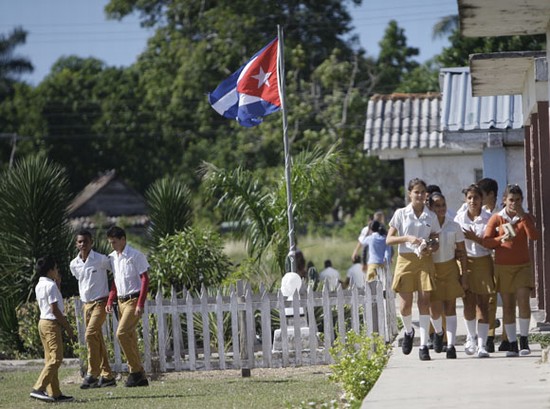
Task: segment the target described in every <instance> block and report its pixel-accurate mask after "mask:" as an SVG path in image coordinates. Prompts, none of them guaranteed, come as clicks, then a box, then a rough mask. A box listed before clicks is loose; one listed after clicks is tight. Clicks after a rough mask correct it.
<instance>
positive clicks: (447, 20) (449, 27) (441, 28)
mask: <svg viewBox="0 0 550 409" xmlns="http://www.w3.org/2000/svg"><path fill="white" fill-rule="evenodd" d="M457 29H458V15H457V14H450V15H448V16H445V17H442V18H441V19H440V20H439V21H438V22H437V23H435V25H434V26H433V28H432V38H433V39H434V40H435V39H437V38H442V37H445V36H449V35H451V34H452V33H454V32H455V31H456V30H457Z"/></svg>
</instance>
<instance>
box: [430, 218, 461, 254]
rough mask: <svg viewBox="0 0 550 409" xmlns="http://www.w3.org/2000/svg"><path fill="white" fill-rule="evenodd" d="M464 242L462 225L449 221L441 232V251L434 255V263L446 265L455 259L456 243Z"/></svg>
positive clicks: (445, 222) (446, 221)
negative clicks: (445, 263)
mask: <svg viewBox="0 0 550 409" xmlns="http://www.w3.org/2000/svg"><path fill="white" fill-rule="evenodd" d="M463 241H464V233H463V232H462V229H461V228H460V225H459V224H458V223H456V222H455V221H453V220H452V219H447V217H445V221H444V222H443V226H441V231H440V232H439V249H438V250H437V251H436V252H434V253H432V259H433V262H434V263H444V262H446V261H449V260H452V259H454V258H455V249H456V243H460V242H463Z"/></svg>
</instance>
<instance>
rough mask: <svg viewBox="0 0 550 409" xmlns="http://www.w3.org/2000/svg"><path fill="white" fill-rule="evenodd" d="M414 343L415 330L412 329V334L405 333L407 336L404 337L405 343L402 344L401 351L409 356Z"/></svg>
mask: <svg viewBox="0 0 550 409" xmlns="http://www.w3.org/2000/svg"><path fill="white" fill-rule="evenodd" d="M413 341H414V328H413V329H412V332H411V333H410V334H407V332H406V331H405V334H404V336H403V342H402V343H401V350H402V351H403V353H404V354H405V355H409V354H410V353H411V351H412V348H413Z"/></svg>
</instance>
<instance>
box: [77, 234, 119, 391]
mask: <svg viewBox="0 0 550 409" xmlns="http://www.w3.org/2000/svg"><path fill="white" fill-rule="evenodd" d="M92 244H93V240H92V234H91V233H90V232H89V231H88V230H81V231H79V232H78V233H77V235H76V248H77V249H78V250H79V252H78V255H77V256H76V257H75V258H74V259H73V260H72V261H71V264H70V268H71V273H72V274H73V276H75V278H76V279H77V280H78V290H79V293H80V299H81V300H82V302H83V303H84V322H85V324H86V345H87V346H88V372H87V375H86V377H85V378H84V381H83V382H82V384H81V385H80V389H89V388H99V387H106V386H115V385H116V380H115V377H114V375H113V372H112V371H111V367H110V365H109V356H108V353H107V347H106V346H105V341H104V340H103V332H102V326H103V323H104V322H105V319H106V318H107V312H106V311H105V306H106V305H107V298H108V297H109V283H108V277H107V270H112V267H111V262H110V261H109V257H107V256H105V255H103V254H101V253H96V252H95V251H93V250H92Z"/></svg>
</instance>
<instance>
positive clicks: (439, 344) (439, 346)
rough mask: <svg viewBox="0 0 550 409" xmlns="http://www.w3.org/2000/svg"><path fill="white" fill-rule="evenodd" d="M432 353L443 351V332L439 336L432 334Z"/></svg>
mask: <svg viewBox="0 0 550 409" xmlns="http://www.w3.org/2000/svg"><path fill="white" fill-rule="evenodd" d="M433 343H434V351H435V352H437V353H438V354H439V353H440V352H441V351H443V332H441V334H434V341H433Z"/></svg>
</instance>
